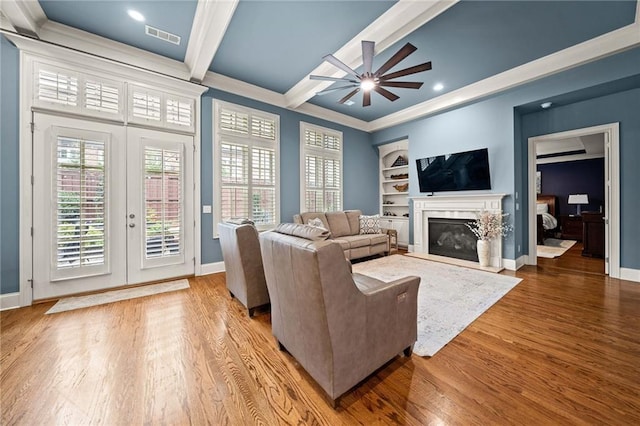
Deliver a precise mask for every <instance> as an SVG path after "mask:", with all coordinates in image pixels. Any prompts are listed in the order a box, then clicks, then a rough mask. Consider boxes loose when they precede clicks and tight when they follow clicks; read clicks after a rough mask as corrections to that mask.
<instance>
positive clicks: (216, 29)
mask: <svg viewBox="0 0 640 426" xmlns="http://www.w3.org/2000/svg"><path fill="white" fill-rule="evenodd" d="M238 2H239V0H198V6H197V7H196V14H195V16H194V18H193V25H192V27H191V35H190V36H189V45H188V46H187V54H186V55H185V59H184V62H185V64H187V67H188V68H189V72H190V80H191V81H197V82H201V81H202V80H203V79H204V77H205V75H206V73H207V70H208V69H209V66H210V65H211V61H213V57H214V56H215V54H216V51H217V50H218V47H219V46H220V43H221V42H222V38H223V37H224V34H225V32H226V31H227V27H228V26H229V23H230V22H231V18H232V17H233V13H234V12H235V10H236V6H237V5H238Z"/></svg>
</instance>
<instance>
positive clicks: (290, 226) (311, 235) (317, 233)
mask: <svg viewBox="0 0 640 426" xmlns="http://www.w3.org/2000/svg"><path fill="white" fill-rule="evenodd" d="M275 231H276V232H279V233H280V234H286V235H293V236H296V237H300V238H305V239H307V240H312V241H323V240H326V239H327V238H329V231H327V230H326V229H324V228H317V227H315V226H309V225H301V224H297V223H281V224H280V225H278V226H277V227H276V229H275ZM347 248H348V247H347Z"/></svg>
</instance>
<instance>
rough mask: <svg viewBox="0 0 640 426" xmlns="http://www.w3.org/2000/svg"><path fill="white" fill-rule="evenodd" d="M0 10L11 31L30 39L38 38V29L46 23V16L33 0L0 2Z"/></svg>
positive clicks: (4, 0)
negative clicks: (9, 24)
mask: <svg viewBox="0 0 640 426" xmlns="http://www.w3.org/2000/svg"><path fill="white" fill-rule="evenodd" d="M0 10H2V14H3V15H4V16H5V17H6V19H7V20H8V21H9V22H10V23H11V26H12V27H13V29H15V30H16V31H17V32H18V33H20V34H26V35H29V36H31V37H39V35H40V27H41V26H42V25H43V24H44V23H45V22H47V15H45V14H44V11H43V10H42V8H41V7H40V3H39V2H37V1H35V0H31V1H24V0H22V1H21V0H2V1H1V2H0Z"/></svg>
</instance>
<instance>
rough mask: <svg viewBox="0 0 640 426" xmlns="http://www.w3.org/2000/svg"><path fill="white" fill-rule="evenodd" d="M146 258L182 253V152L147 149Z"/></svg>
mask: <svg viewBox="0 0 640 426" xmlns="http://www.w3.org/2000/svg"><path fill="white" fill-rule="evenodd" d="M144 156H145V157H144V177H145V179H144V182H145V183H144V207H145V229H144V230H145V242H146V244H145V257H146V259H153V258H160V257H170V256H178V255H180V254H181V253H182V250H183V249H182V152H181V151H179V150H171V149H162V148H155V147H146V148H145V150H144Z"/></svg>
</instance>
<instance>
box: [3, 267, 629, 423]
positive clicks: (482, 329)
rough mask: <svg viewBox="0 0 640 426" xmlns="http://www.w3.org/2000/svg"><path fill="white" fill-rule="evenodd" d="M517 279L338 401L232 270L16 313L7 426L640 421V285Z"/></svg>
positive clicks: (9, 351) (568, 275)
mask: <svg viewBox="0 0 640 426" xmlns="http://www.w3.org/2000/svg"><path fill="white" fill-rule="evenodd" d="M507 274H509V275H516V276H518V277H522V278H524V281H523V282H521V283H520V284H519V285H518V286H517V287H516V288H515V289H513V290H512V291H511V292H510V293H508V294H507V295H506V296H505V297H504V298H502V299H501V300H500V301H499V302H498V303H497V304H496V305H494V306H493V307H492V308H491V309H489V310H488V311H487V312H486V313H485V314H484V315H482V316H481V317H480V318H479V319H478V320H476V321H475V322H474V323H473V324H471V325H470V326H469V327H468V328H467V329H466V330H465V331H463V332H462V333H461V334H460V335H459V336H458V337H457V338H455V339H454V340H453V341H452V342H450V343H449V344H448V345H447V346H446V347H445V348H443V349H442V350H441V351H440V352H438V354H436V355H435V356H434V357H433V358H430V359H429V358H421V357H418V356H415V355H414V356H413V357H411V358H410V359H407V358H403V357H397V358H395V359H394V360H393V361H391V362H390V363H389V364H387V365H386V366H385V367H384V368H382V369H381V370H379V371H378V372H377V373H376V374H374V375H373V376H371V377H370V378H369V379H368V380H366V381H365V382H364V383H362V384H361V385H360V386H358V387H356V388H355V389H354V390H352V391H351V392H349V393H348V394H347V395H346V396H345V397H344V398H343V399H342V400H341V401H340V405H339V407H338V408H337V409H336V410H333V409H332V408H330V407H329V405H328V404H327V403H326V402H325V399H324V398H323V397H322V396H321V390H320V388H319V387H318V386H317V385H315V384H314V383H313V381H312V379H311V378H310V377H309V376H308V375H307V374H306V373H305V372H304V370H302V368H301V367H300V366H299V365H298V364H297V363H296V362H295V360H294V359H292V358H291V356H290V355H288V354H286V353H284V352H280V351H278V349H277V347H276V343H275V340H274V338H273V337H272V335H271V329H270V322H269V314H268V313H264V312H263V313H259V314H258V315H257V316H256V317H255V318H254V319H249V318H248V317H247V314H246V310H244V309H243V308H242V307H241V306H240V305H239V304H238V303H237V301H234V300H231V299H230V298H229V295H228V293H227V291H226V289H225V286H224V274H216V275H209V276H205V277H200V278H195V279H191V280H190V282H191V288H190V289H188V290H182V291H177V292H173V293H166V294H161V295H156V296H151V297H147V298H141V299H134V300H129V301H124V302H118V303H113V304H110V305H105V306H99V307H94V308H88V309H84V310H78V311H71V312H65V313H61V314H55V315H44V312H45V311H46V310H47V309H49V307H50V306H51V305H52V303H44V304H40V305H35V306H33V307H30V308H24V309H19V310H13V311H5V312H2V313H1V314H0V320H1V335H0V338H1V344H2V347H1V367H2V373H1V382H0V386H1V404H2V406H1V408H2V418H1V424H2V425H14V424H15V425H45V424H46V425H53V424H71V425H85V424H102V425H136V424H198V425H200V424H215V425H227V424H228V425H253V424H262V425H278V424H301V425H302V424H309V425H312V424H315V425H340V424H364V425H375V424H405V425H425V424H434V425H440V424H447V425H449V424H452V425H456V424H460V425H474V424H479V425H488V424H518V425H522V424H530V425H542V424H553V425H562V424H598V425H603V424H606V425H631V424H640V284H637V283H631V282H625V281H619V280H615V279H609V278H607V277H604V276H600V275H597V274H582V275H578V274H575V273H573V272H570V271H569V272H568V271H566V270H563V269H560V268H554V269H545V268H544V267H540V268H536V267H524V268H522V269H521V270H520V271H518V272H517V273H507Z"/></svg>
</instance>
